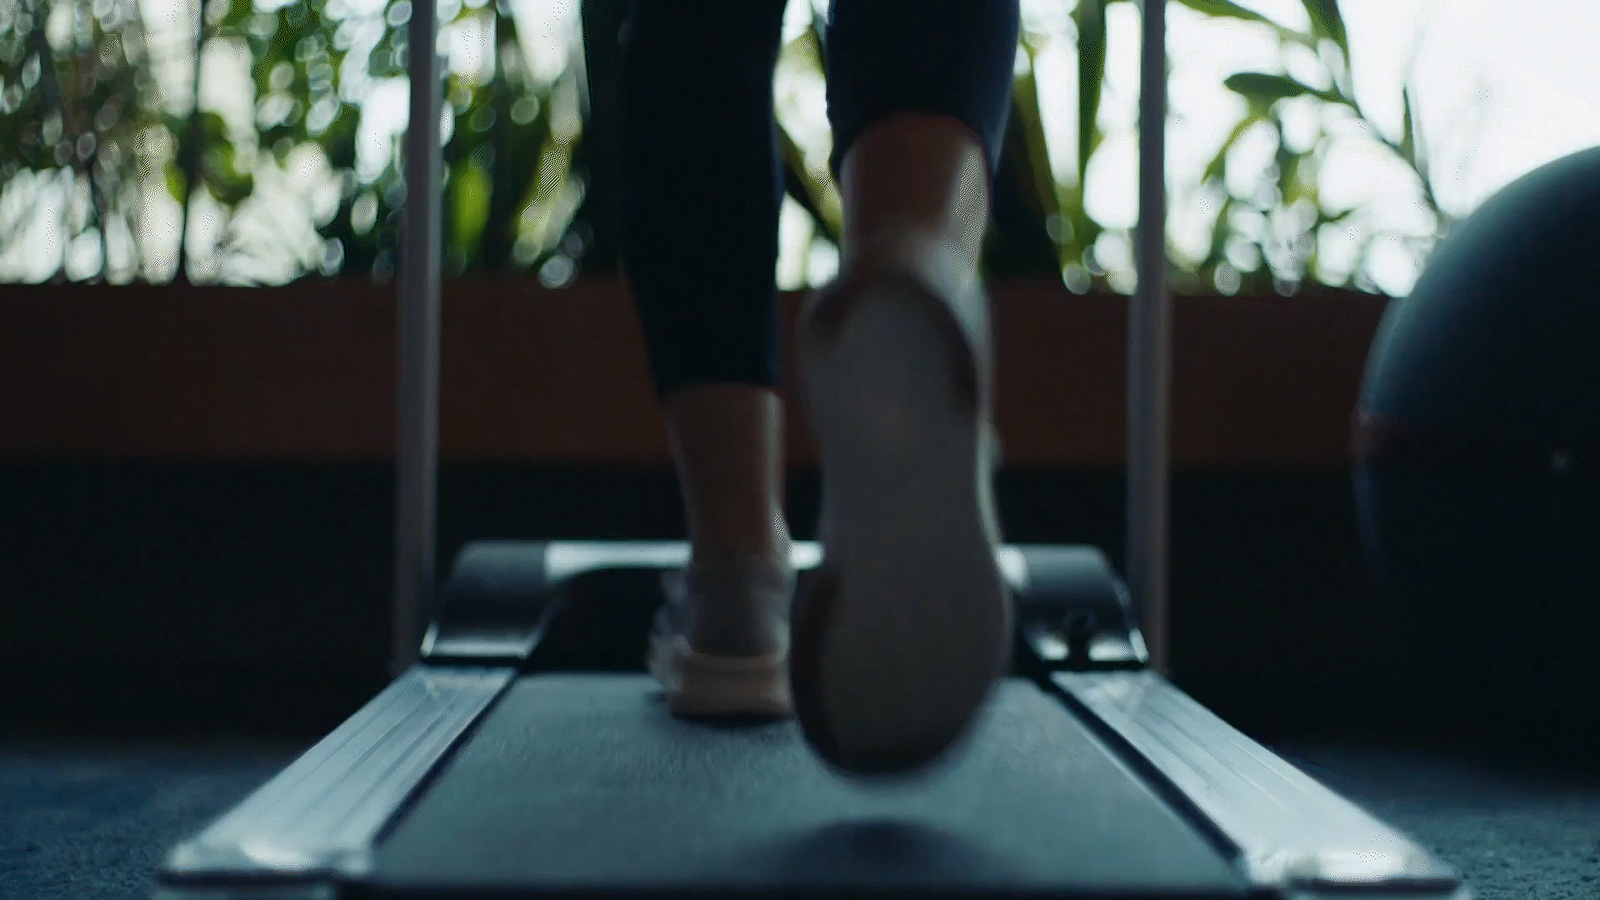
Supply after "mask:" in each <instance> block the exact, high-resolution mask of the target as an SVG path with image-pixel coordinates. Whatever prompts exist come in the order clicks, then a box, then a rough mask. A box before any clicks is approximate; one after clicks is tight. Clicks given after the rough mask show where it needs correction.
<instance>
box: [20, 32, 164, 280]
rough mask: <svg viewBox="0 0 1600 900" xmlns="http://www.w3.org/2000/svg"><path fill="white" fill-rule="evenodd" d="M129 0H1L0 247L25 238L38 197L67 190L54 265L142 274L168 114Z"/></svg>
mask: <svg viewBox="0 0 1600 900" xmlns="http://www.w3.org/2000/svg"><path fill="white" fill-rule="evenodd" d="M154 88H155V85H154V80H153V78H152V77H151V75H150V73H149V49H148V47H147V46H146V43H145V33H144V28H143V26H142V22H141V20H140V16H139V10H138V7H137V6H136V4H135V3H134V2H132V0H112V2H104V0H102V2H96V3H89V2H56V3H50V4H47V3H45V2H43V0H4V2H0V148H3V151H0V183H3V188H0V191H3V194H4V195H5V199H6V200H7V201H8V202H7V203H5V204H3V205H0V208H7V207H8V208H9V209H8V212H9V214H8V215H5V216H4V219H3V220H0V253H7V254H9V253H11V252H13V251H12V250H11V248H25V247H26V244H25V242H24V241H23V238H24V236H25V234H26V233H27V231H28V230H29V229H30V228H31V227H33V226H35V225H36V224H37V219H36V217H37V210H38V205H37V198H38V197H40V196H41V195H42V194H43V193H44V192H46V191H47V190H49V189H50V188H52V187H53V188H55V189H57V190H59V191H60V192H61V194H62V195H64V196H65V197H67V198H68V202H67V204H66V213H67V215H66V216H65V219H64V221H63V222H62V226H63V228H64V230H65V234H63V235H61V238H63V240H62V241H61V244H62V245H63V246H64V247H65V248H66V253H65V257H66V258H65V260H64V261H63V263H62V265H61V266H60V267H59V268H58V269H57V272H56V277H58V278H60V277H81V278H87V279H91V280H98V279H101V278H104V277H106V275H107V274H109V275H110V276H111V277H113V278H114V279H117V280H131V279H132V278H134V277H136V276H137V275H138V274H140V272H139V270H140V263H141V260H140V258H139V254H138V245H139V241H138V236H139V235H140V234H141V233H142V231H143V227H142V220H141V211H142V208H143V204H142V203H141V197H140V180H141V176H142V175H143V173H144V172H145V171H147V170H149V169H150V168H151V167H152V166H153V165H159V162H160V157H161V148H162V141H161V137H162V135H163V122H162V118H161V112H160V109H159V105H158V102H157V97H156V91H155V89H154Z"/></svg>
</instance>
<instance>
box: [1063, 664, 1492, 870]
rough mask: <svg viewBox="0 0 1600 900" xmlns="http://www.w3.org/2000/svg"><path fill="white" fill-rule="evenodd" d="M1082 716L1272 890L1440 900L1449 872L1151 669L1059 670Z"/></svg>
mask: <svg viewBox="0 0 1600 900" xmlns="http://www.w3.org/2000/svg"><path fill="white" fill-rule="evenodd" d="M1053 677H1054V680H1055V684H1056V686H1057V687H1059V688H1060V689H1061V690H1062V691H1064V692H1065V693H1066V694H1067V696H1068V697H1069V698H1070V700H1071V701H1073V702H1074V703H1075V704H1076V705H1077V706H1079V707H1080V711H1081V712H1084V713H1086V714H1087V718H1088V719H1090V720H1091V721H1093V722H1097V723H1099V724H1100V725H1101V726H1103V729H1104V730H1108V731H1109V732H1110V733H1111V735H1112V736H1114V740H1113V744H1116V743H1118V742H1120V743H1122V744H1124V745H1125V747H1126V749H1127V750H1131V751H1132V752H1133V753H1134V754H1136V755H1137V756H1138V757H1140V758H1141V759H1143V760H1144V761H1145V762H1147V763H1148V764H1149V765H1150V767H1151V768H1153V769H1154V770H1155V771H1154V772H1153V773H1151V774H1156V775H1158V776H1159V777H1160V778H1161V779H1163V780H1164V781H1165V782H1166V783H1167V785H1168V786H1169V787H1171V788H1172V789H1175V790H1176V791H1177V792H1179V793H1181V794H1182V795H1183V797H1184V798H1185V799H1186V800H1187V801H1188V802H1189V803H1190V804H1192V805H1193V807H1194V808H1195V809H1196V810H1197V811H1198V812H1199V813H1200V814H1201V815H1202V816H1204V817H1205V819H1206V821H1207V822H1208V823H1209V824H1210V825H1211V826H1212V827H1214V828H1216V829H1217V830H1218V831H1220V832H1221V833H1222V835H1223V836H1224V837H1225V838H1227V840H1228V841H1229V842H1230V843H1231V844H1233V846H1234V847H1236V848H1237V849H1238V851H1239V859H1238V863H1239V865H1240V866H1241V868H1242V869H1243V871H1244V873H1245V875H1246V877H1247V878H1249V879H1250V881H1251V882H1252V883H1253V884H1255V885H1257V886H1260V887H1263V888H1270V889H1279V890H1284V889H1300V890H1320V889H1330V888H1336V889H1341V890H1342V889H1355V888H1366V889H1369V890H1380V891H1409V892H1417V891H1424V892H1448V893H1453V892H1454V891H1455V890H1457V889H1458V888H1459V887H1460V886H1461V881H1460V877H1459V875H1458V874H1457V873H1456V871H1455V870H1454V869H1452V868H1451V867H1449V866H1447V865H1445V864H1444V863H1442V862H1439V861H1438V860H1435V859H1434V858H1433V857H1432V856H1430V855H1429V854H1428V853H1427V851H1425V850H1423V849H1422V848H1421V847H1419V846H1418V845H1417V844H1415V843H1414V842H1412V841H1411V840H1410V839H1409V838H1407V837H1406V836H1405V835H1403V834H1401V833H1400V832H1399V831H1396V830H1395V829H1393V828H1391V827H1390V826H1388V825H1385V824H1383V823H1382V822H1380V821H1378V820H1377V819H1376V818H1374V817H1373V816H1372V815H1371V814H1369V813H1368V812H1366V811H1365V810H1363V809H1361V808H1360V807H1359V806H1357V805H1355V804H1354V803H1352V802H1350V801H1349V800H1346V799H1344V798H1343V797H1341V796H1339V795H1338V794H1336V793H1334V792H1333V791H1332V790H1330V789H1329V788H1327V787H1326V786H1324V785H1323V784H1321V783H1320V782H1318V781H1316V780H1315V779H1313V778H1312V777H1311V776H1309V775H1307V774H1305V773H1304V772H1302V771H1300V770H1299V769H1297V768H1295V767H1294V766H1293V765H1291V764H1290V763H1289V762H1287V761H1286V760H1284V759H1281V758H1279V757H1278V756H1277V755H1276V754H1274V753H1273V752H1272V751H1270V750H1268V749H1267V748H1265V747H1263V746H1261V745H1260V744H1258V743H1256V742H1255V741H1253V740H1251V739H1250V738H1249V737H1248V736H1246V735H1245V734H1243V733H1242V732H1240V731H1238V730H1237V729H1235V728H1234V727H1233V726H1231V725H1229V724H1228V723H1227V722H1224V721H1223V720H1222V719H1221V718H1220V717H1218V716H1217V715H1216V714H1215V713H1212V712H1211V711H1210V710H1208V709H1206V708H1205V707H1204V706H1201V705H1200V704H1199V703H1198V702H1197V701H1195V700H1194V699H1193V698H1191V697H1189V696H1188V695H1187V694H1185V693H1183V692H1182V691H1180V690H1179V689H1178V688H1177V687H1175V686H1173V685H1172V683H1171V682H1169V681H1167V680H1166V679H1165V678H1163V677H1161V676H1160V675H1157V674H1155V673H1153V672H1148V671H1145V672H1105V673H1091V672H1083V673H1079V672H1060V673H1056V674H1055V675H1054V676H1053Z"/></svg>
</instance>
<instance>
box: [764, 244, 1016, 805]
mask: <svg viewBox="0 0 1600 900" xmlns="http://www.w3.org/2000/svg"><path fill="white" fill-rule="evenodd" d="M804 327H805V331H804V333H803V336H802V343H801V355H802V358H801V364H802V367H803V368H802V374H803V379H804V389H805V391H804V392H805V398H806V403H807V410H808V413H809V417H810V426H811V431H812V434H813V436H814V438H815V440H816V443H817V446H818V449H819V451H820V454H821V465H822V517H823V526H822V531H821V532H820V533H819V535H818V537H819V540H820V542H821V543H822V545H823V562H822V564H821V566H820V567H819V569H818V571H817V572H816V573H814V574H813V575H811V576H809V577H808V578H807V579H806V580H805V582H806V583H805V585H804V586H803V590H802V591H801V593H800V595H799V596H798V597H797V598H796V607H795V620H794V623H793V626H792V641H793V649H792V653H791V659H790V684H791V692H792V694H793V697H794V702H795V711H796V714H797V716H798V718H799V720H800V724H801V727H802V730H803V731H804V733H805V735H806V737H807V739H808V740H809V741H810V743H811V744H812V746H813V747H814V748H815V749H816V750H817V752H818V753H819V754H820V755H821V756H822V757H823V758H824V759H825V760H826V761H827V762H829V763H831V764H832V765H834V766H836V767H837V768H840V769H843V770H846V771H851V772H857V773H864V774H865V773H888V772H897V771H906V770H910V769H913V768H917V767H919V766H922V765H924V764H927V763H930V762H932V761H933V760H935V759H936V758H938V757H939V756H941V755H942V754H943V753H944V752H945V751H946V750H948V749H949V748H950V747H951V746H952V745H953V744H955V743H956V742H957V741H958V740H959V739H960V738H961V737H962V735H963V734H964V733H965V732H966V730H967V728H968V726H969V724H970V723H971V722H972V720H973V719H974V717H975V714H976V713H977V711H978V710H979V708H980V707H981V706H982V704H983V702H984V701H985V699H986V698H987V696H988V694H989V692H990V689H991V687H992V686H993V684H994V683H995V681H996V680H997V679H998V678H999V677H1000V676H1001V675H1002V674H1003V673H1004V672H1005V670H1006V668H1007V666H1008V664H1009V660H1010V650H1011V642H1012V634H1011V600H1010V595H1009V592H1008V590H1007V587H1006V583H1005V581H1004V578H1003V576H1002V574H1001V572H1000V569H999V566H998V564H997V562H996V559H995V554H996V551H997V549H998V546H999V543H1000V532H999V526H998V522H997V516H996V513H995V505H994V496H993V490H992V483H991V480H992V475H993V469H994V465H995V456H996V453H997V450H998V446H997V442H996V441H994V439H993V430H992V427H991V424H990V423H991V422H992V416H991V412H990V410H991V405H992V404H991V400H990V394H991V382H992V375H991V370H992V366H991V364H990V362H989V349H988V326H987V304H986V301H985V299H984V298H983V297H982V296H981V295H979V296H976V297H973V298H969V299H967V300H965V301H963V302H961V303H952V302H948V301H946V300H944V299H943V298H941V297H939V296H938V295H936V294H935V293H933V292H932V291H931V290H929V289H928V288H927V287H925V286H923V285H922V284H920V283H918V282H917V281H915V280H914V279H912V278H910V277H907V276H904V275H896V274H886V275H875V276H871V277H864V278H857V279H856V280H854V281H852V282H842V283H838V284H835V285H832V286H830V287H828V288H825V289H823V290H822V291H820V292H819V293H818V294H817V295H815V296H813V297H812V298H811V300H810V301H809V303H808V306H807V312H806V319H805V326H804Z"/></svg>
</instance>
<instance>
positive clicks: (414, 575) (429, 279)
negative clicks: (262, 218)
mask: <svg viewBox="0 0 1600 900" xmlns="http://www.w3.org/2000/svg"><path fill="white" fill-rule="evenodd" d="M437 34H438V28H437V23H436V21H435V12H434V0H412V12H411V23H410V30H409V47H408V53H409V55H410V59H409V61H408V66H409V69H410V72H409V75H410V80H411V119H410V123H409V125H408V126H407V127H406V143H405V150H406V205H405V224H404V233H403V241H404V243H403V247H402V249H403V251H404V252H403V253H402V255H401V260H400V291H399V295H400V296H399V304H398V311H397V319H396V330H397V333H398V347H397V348H396V349H397V354H398V361H397V371H396V373H395V374H396V397H395V400H396V402H395V414H396V422H395V425H396V433H395V556H394V617H393V624H392V632H391V633H392V643H391V645H390V670H391V674H394V675H398V674H399V673H401V672H403V671H404V670H405V669H407V668H409V667H410V666H411V664H412V663H414V662H416V660H417V656H418V652H419V647H420V644H419V641H420V640H421V637H422V624H421V619H422V615H423V612H424V611H425V610H426V609H428V608H429V606H430V605H431V601H432V594H433V589H434V583H435V574H434V573H435V553H436V548H435V545H434V517H435V503H436V499H437V495H438V456H439V259H440V253H441V244H440V240H441V239H440V234H439V231H440V211H439V194H440V191H439V185H440V183H441V170H442V162H441V155H442V154H441V151H440V147H439V116H440V112H441V105H440V104H441V102H442V99H443V98H442V96H441V95H442V90H441V86H440V77H439V55H438V49H437V44H438V37H437Z"/></svg>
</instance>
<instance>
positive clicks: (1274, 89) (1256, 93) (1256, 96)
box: [1222, 72, 1342, 108]
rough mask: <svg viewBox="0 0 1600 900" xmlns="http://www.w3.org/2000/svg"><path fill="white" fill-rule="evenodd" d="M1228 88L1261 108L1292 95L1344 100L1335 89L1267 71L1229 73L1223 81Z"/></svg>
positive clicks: (1337, 101) (1331, 100)
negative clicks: (1326, 88) (1319, 86)
mask: <svg viewBox="0 0 1600 900" xmlns="http://www.w3.org/2000/svg"><path fill="white" fill-rule="evenodd" d="M1222 83H1223V84H1224V85H1226V86H1227V88H1228V90H1230V91H1233V92H1234V93H1236V94H1239V95H1241V96H1243V97H1244V98H1245V99H1246V100H1249V101H1250V102H1251V103H1252V104H1256V105H1258V106H1259V107H1261V108H1266V107H1270V106H1271V105H1272V104H1274V103H1277V102H1278V101H1279V100H1287V99H1289V98H1291V97H1304V96H1308V95H1309V96H1312V97H1317V98H1320V99H1322V100H1327V101H1329V102H1332V103H1339V102H1342V98H1340V97H1339V95H1338V94H1336V93H1334V92H1333V91H1320V90H1317V89H1316V88H1314V87H1312V86H1311V85H1309V84H1306V83H1305V82H1303V81H1298V80H1296V79H1294V78H1290V77H1289V76H1288V75H1273V74H1270V73H1267V72H1238V73H1236V74H1233V75H1229V76H1228V78H1227V79H1226V80H1225V81H1223V82H1222Z"/></svg>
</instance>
